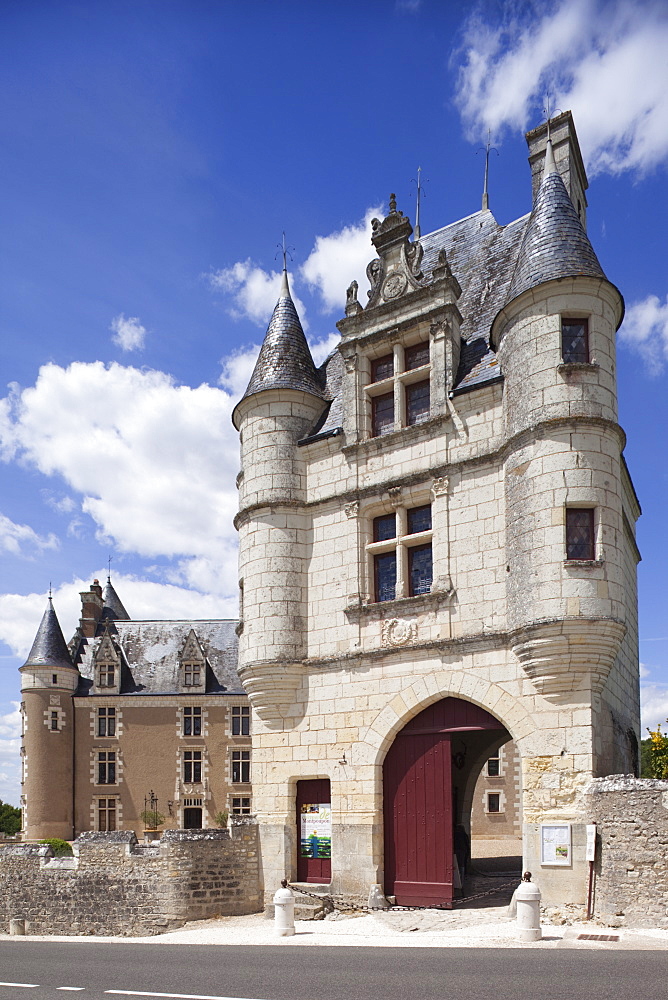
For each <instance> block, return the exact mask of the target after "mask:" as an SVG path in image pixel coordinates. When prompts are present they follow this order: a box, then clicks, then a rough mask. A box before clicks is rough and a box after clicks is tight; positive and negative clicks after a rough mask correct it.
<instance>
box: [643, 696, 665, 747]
mask: <svg viewBox="0 0 668 1000" xmlns="http://www.w3.org/2000/svg"><path fill="white" fill-rule="evenodd" d="M640 715H641V719H642V725H641V728H640V734H641V736H642V738H643V739H644V738H645V737H646V736H647V730H648V729H656V727H657V725H658V723H661V727H662V729H663V731H664V732H666V730H667V728H668V727H667V726H666V720H667V719H668V684H643V685H642V686H641V688H640Z"/></svg>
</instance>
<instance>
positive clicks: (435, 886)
mask: <svg viewBox="0 0 668 1000" xmlns="http://www.w3.org/2000/svg"><path fill="white" fill-rule="evenodd" d="M505 733H506V730H504V729H503V727H502V726H501V724H500V723H499V721H498V719H495V718H494V717H493V716H492V715H490V714H489V713H488V712H485V711H484V709H482V708H478V707H477V706H476V705H472V704H471V703H470V702H466V701H461V700H459V699H458V698H444V699H443V700H442V701H439V702H437V703H436V704H434V705H430V706H429V708H426V709H425V710H424V711H423V712H420V714H419V715H416V716H415V718H414V719H411V721H410V722H409V723H408V724H407V725H406V726H404V728H403V729H402V730H401V732H400V733H398V734H397V737H396V739H395V741H394V743H393V744H392V746H391V747H390V750H389V751H388V754H387V756H386V758H385V762H384V764H383V796H384V798H383V809H384V820H385V893H386V894H387V895H391V896H396V898H397V903H400V904H402V905H404V906H431V905H435V904H444V905H446V906H447V905H449V904H451V902H452V899H453V896H454V886H455V875H454V845H455V828H456V827H457V829H458V835H457V840H458V842H459V843H461V841H462V832H461V830H462V826H463V827H464V828H468V825H469V822H468V816H467V817H466V823H463V822H462V821H463V819H464V817H463V816H462V814H461V809H462V803H463V802H464V800H465V793H466V786H467V782H468V781H469V779H470V777H471V775H472V773H473V771H475V774H474V777H473V780H475V777H477V774H478V771H479V769H480V767H479V763H478V766H477V767H476V763H477V762H479V761H480V759H481V757H482V756H484V754H485V752H486V748H487V747H489V746H492V745H494V743H495V742H496V743H499V742H503V740H502V738H501V737H502V735H504V734H505ZM464 839H466V834H464ZM457 850H458V852H459V850H460V848H459V846H458V848H457Z"/></svg>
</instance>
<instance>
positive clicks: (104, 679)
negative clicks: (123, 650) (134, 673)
mask: <svg viewBox="0 0 668 1000" xmlns="http://www.w3.org/2000/svg"><path fill="white" fill-rule="evenodd" d="M98 671H99V673H98V678H99V679H98V686H99V687H101V688H104V687H115V685H116V667H115V666H114V664H113V663H100V664H98Z"/></svg>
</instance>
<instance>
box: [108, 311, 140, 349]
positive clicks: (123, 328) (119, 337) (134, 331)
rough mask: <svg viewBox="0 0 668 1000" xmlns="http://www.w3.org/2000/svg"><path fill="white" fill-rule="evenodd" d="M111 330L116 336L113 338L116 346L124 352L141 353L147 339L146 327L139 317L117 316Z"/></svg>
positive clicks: (113, 320) (112, 322)
mask: <svg viewBox="0 0 668 1000" xmlns="http://www.w3.org/2000/svg"><path fill="white" fill-rule="evenodd" d="M109 329H110V330H113V332H114V336H113V337H112V338H111V339H112V340H113V342H114V343H115V344H118V346H119V347H120V348H121V349H122V350H124V351H140V350H141V349H142V348H143V346H144V341H145V339H146V327H144V326H142V325H141V323H140V322H139V318H138V317H137V316H128V317H127V319H126V317H125V316H124V315H123V313H121V314H120V316H115V317H114V318H113V319H112V321H111V326H110V327H109Z"/></svg>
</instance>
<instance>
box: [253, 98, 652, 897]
mask: <svg viewBox="0 0 668 1000" xmlns="http://www.w3.org/2000/svg"><path fill="white" fill-rule="evenodd" d="M549 129H550V132H549V133H548V126H546V125H543V126H541V127H540V128H538V129H536V130H534V131H533V132H531V133H529V134H528V135H527V141H528V144H529V153H530V157H529V159H530V164H531V169H532V176H533V195H534V200H533V208H532V211H531V213H530V214H529V215H527V216H524V217H523V218H521V219H518V220H517V221H516V222H513V223H510V224H509V225H506V226H501V225H499V224H498V223H497V222H496V220H495V218H494V216H493V215H492V213H491V211H489V209H488V208H487V207H486V205H485V207H484V208H483V210H482V211H479V212H475V213H474V214H473V215H471V216H469V217H467V218H465V219H462V220H460V221H459V222H455V223H452V224H450V225H447V226H445V227H444V228H442V229H439V230H437V231H436V232H434V233H431V234H430V235H427V236H423V237H421V238H420V239H419V240H415V239H413V240H412V239H411V236H412V228H411V224H410V222H409V220H408V219H407V218H406V216H404V215H403V214H402V213H401V212H400V211H398V210H397V207H396V203H395V201H394V198H393V197H392V198H391V200H390V210H389V214H388V215H387V216H386V217H385V218H384V219H383V220H380V221H379V220H374V223H373V235H372V242H373V245H374V247H375V251H376V257H375V259H374V260H372V262H371V263H370V264H369V267H368V272H367V273H368V275H369V279H370V282H371V291H370V293H369V299H368V302H367V303H366V304H364V305H363V304H362V303H360V302H359V301H358V298H357V286H356V284H355V283H353V285H351V287H350V289H349V290H348V300H347V305H346V315H345V318H344V319H342V320H341V321H340V323H339V324H338V327H339V330H340V332H341V342H340V345H339V347H338V349H337V350H336V351H335V352H334V353H333V355H332V356H331V357H330V358H329V359H328V360H327V361H326V362H325V364H324V365H323V366H322V367H321V368H320V369H316V368H315V366H314V364H313V361H312V358H311V355H310V352H309V348H308V345H307V343H306V340H305V337H304V334H303V331H302V328H301V324H300V321H299V317H298V315H297V312H296V310H295V306H294V304H293V302H292V299H291V297H290V291H289V288H288V283H287V275H285V276H284V284H283V288H282V291H281V296H280V299H279V301H278V304H277V306H276V309H275V311H274V314H273V317H272V319H271V322H270V325H269V328H268V331H267V335H266V338H265V341H264V344H263V347H262V350H261V353H260V356H259V359H258V362H257V365H256V367H255V371H254V373H253V376H252V378H251V381H250V384H249V386H248V389H247V390H246V393H245V395H244V397H243V399H242V400H241V401H240V403H239V404H238V406H237V407H236V410H235V413H234V422H235V426H236V427H237V428H238V430H239V432H240V439H241V458H242V471H241V474H240V477H239V490H240V501H239V513H238V515H237V525H238V529H239V538H240V589H241V596H242V610H241V623H240V674H241V678H242V681H243V684H244V686H245V689H246V691H247V693H248V695H249V696H250V699H251V703H252V706H253V710H254V729H253V792H254V810H255V811H256V812H257V814H258V819H259V822H260V827H261V838H262V856H263V869H264V879H265V887H266V891H267V892H268V893H272V892H273V891H274V889H275V887H276V886H277V885H278V884H279V880H280V879H281V878H282V877H283V876H285V875H287V876H288V877H289V878H292V879H301V880H305V881H310V882H320V883H327V884H331V886H332V890H333V891H335V892H339V893H349V894H355V895H365V896H366V894H367V893H368V891H369V888H370V886H372V885H373V884H376V883H379V884H380V885H381V886H382V887H383V889H384V891H385V892H386V893H388V894H393V895H395V896H396V897H397V899H398V900H399V901H400V902H402V901H403V902H411V901H414V902H428V901H442V900H447V899H448V898H451V896H452V893H453V891H454V890H453V885H454V886H455V887H456V883H457V876H456V866H455V864H454V860H453V859H454V856H455V855H456V854H458V853H460V852H461V843H462V837H463V836H464V837H465V831H466V829H467V827H468V823H469V816H470V810H471V798H472V793H473V787H474V785H475V781H476V778H477V777H478V774H479V772H480V769H481V767H482V764H483V763H484V761H485V760H486V759H487V758H489V757H490V756H491V755H492V754H493V753H494V751H495V750H496V749H498V747H500V746H501V745H503V744H504V743H505V742H506V741H508V740H509V739H510V738H512V739H514V740H515V741H516V744H517V747H518V751H519V754H520V756H521V782H522V791H521V796H522V815H523V836H524V862H525V866H526V867H528V868H530V869H531V870H532V871H533V872H534V873H536V877H537V878H538V879H539V881H540V885H541V889H542V891H543V897H544V899H545V900H546V901H548V902H552V901H554V902H579V901H581V899H582V897H583V894H584V892H585V877H584V874H585V860H584V824H585V823H586V822H587V819H588V815H587V812H586V806H585V805H584V804H583V801H584V800H583V797H582V796H581V790H582V788H583V787H584V785H585V784H586V783H587V782H588V781H589V780H590V778H591V777H592V776H601V775H606V774H609V773H614V772H632V771H635V769H636V767H637V749H638V742H637V741H638V728H639V707H638V705H639V701H638V657H637V611H636V564H637V561H638V558H639V554H638V551H637V548H636V544H635V540H634V531H635V521H636V519H637V517H638V515H639V512H640V511H639V506H638V502H637V499H636V496H635V493H634V490H633V486H632V484H631V480H630V478H629V474H628V471H627V469H626V465H625V463H624V459H623V456H622V452H623V448H624V434H623V431H622V430H621V428H620V427H619V425H618V423H617V400H616V381H615V332H616V330H617V328H618V327H619V324H620V323H621V320H622V317H623V312H624V305H623V300H622V297H621V295H620V293H619V291H618V290H617V288H616V287H615V286H614V285H613V284H612V283H611V282H610V281H609V280H608V279H607V277H606V275H605V274H604V272H603V270H602V268H601V265H600V263H599V261H598V259H597V257H596V254H595V252H594V250H593V248H592V246H591V243H590V241H589V239H588V237H587V234H586V228H585V227H586V215H585V211H586V199H585V191H586V189H587V179H586V175H585V170H584V167H583V164H582V159H581V156H580V151H579V146H578V141H577V137H576V134H575V130H574V127H573V123H572V119H571V115H570V113H565V114H563V115H560V116H559V117H558V118H555V119H553V120H552V121H551V122H550V123H549ZM328 809H331V820H332V827H331V859H330V858H329V853H330V844H329V839H328V838H329V826H328V823H329V815H328ZM318 824H319V825H320V830H319V831H318V830H316V829H315V827H316V826H317V825H318ZM555 831H556V834H555ZM564 831H566V832H564Z"/></svg>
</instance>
